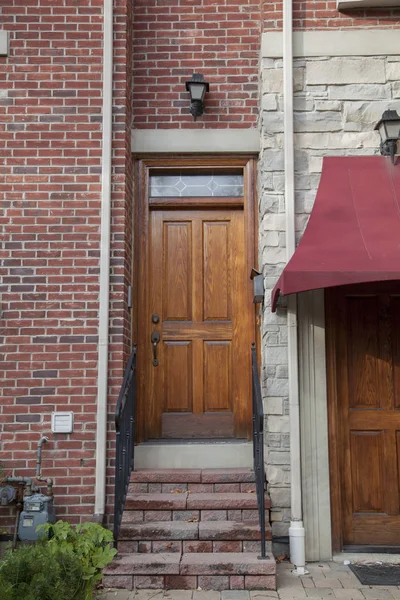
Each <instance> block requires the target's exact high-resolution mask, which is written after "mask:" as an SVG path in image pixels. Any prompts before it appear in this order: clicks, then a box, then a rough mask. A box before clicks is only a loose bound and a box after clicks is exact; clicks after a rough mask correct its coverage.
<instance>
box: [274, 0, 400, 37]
mask: <svg viewBox="0 0 400 600" xmlns="http://www.w3.org/2000/svg"><path fill="white" fill-rule="evenodd" d="M262 10H263V27H264V30H265V31H271V30H274V29H282V2H274V1H273V2H269V1H268V0H267V1H266V2H263V9H262ZM399 26H400V10H399V9H395V8H387V9H381V10H374V9H368V10H348V11H346V12H338V11H337V10H336V0H325V1H324V0H293V27H294V29H295V30H302V29H347V28H348V27H357V28H374V27H379V28H384V27H389V28H391V27H399Z"/></svg>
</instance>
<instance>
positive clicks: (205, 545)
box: [118, 540, 271, 554]
mask: <svg viewBox="0 0 400 600" xmlns="http://www.w3.org/2000/svg"><path fill="white" fill-rule="evenodd" d="M265 546H266V550H267V552H271V542H270V541H267V542H266V544H265ZM118 552H119V553H120V554H131V553H132V552H138V553H149V552H153V553H158V552H185V553H187V552H260V542H259V541H254V540H247V541H246V540H240V541H237V540H235V541H226V540H223V541H222V540H221V541H214V542H212V541H203V540H187V541H179V540H174V541H164V540H163V541H161V540H160V541H149V540H142V541H120V542H119V543H118Z"/></svg>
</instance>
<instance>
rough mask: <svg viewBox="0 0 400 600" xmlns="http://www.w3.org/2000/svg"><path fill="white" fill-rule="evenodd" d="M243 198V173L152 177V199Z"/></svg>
mask: <svg viewBox="0 0 400 600" xmlns="http://www.w3.org/2000/svg"><path fill="white" fill-rule="evenodd" d="M172 196H173V197H175V198H176V197H186V198H187V197H197V198H198V197H206V196H208V197H209V196H214V197H218V196H219V197H241V196H243V173H238V172H230V173H229V172H226V173H221V171H210V172H209V173H190V172H187V171H179V172H176V171H175V172H174V173H166V172H164V173H154V174H151V175H150V197H152V198H165V197H172Z"/></svg>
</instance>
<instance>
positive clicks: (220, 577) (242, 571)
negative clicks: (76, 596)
mask: <svg viewBox="0 0 400 600" xmlns="http://www.w3.org/2000/svg"><path fill="white" fill-rule="evenodd" d="M275 575H276V565H275V560H274V558H273V557H272V556H271V555H268V558H267V559H266V560H259V558H258V554H257V553H245V552H238V553H236V552H227V553H209V552H203V553H196V552H193V553H184V554H181V553H179V552H176V553H173V552H171V553H160V554H129V555H124V556H118V557H117V558H116V559H115V560H114V561H113V562H112V563H111V564H110V565H108V567H106V568H105V569H104V585H105V586H106V587H120V588H125V589H129V590H132V589H133V588H135V589H140V588H162V589H197V588H201V589H203V590H210V589H212V590H223V589H251V590H254V589H275V588H276V577H275Z"/></svg>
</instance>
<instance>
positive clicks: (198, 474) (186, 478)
mask: <svg viewBox="0 0 400 600" xmlns="http://www.w3.org/2000/svg"><path fill="white" fill-rule="evenodd" d="M131 481H132V482H140V483H253V482H254V471H252V470H251V469H203V470H201V469H141V470H138V471H133V473H132V474H131Z"/></svg>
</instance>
